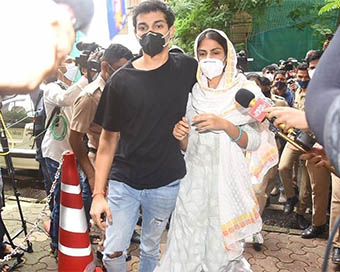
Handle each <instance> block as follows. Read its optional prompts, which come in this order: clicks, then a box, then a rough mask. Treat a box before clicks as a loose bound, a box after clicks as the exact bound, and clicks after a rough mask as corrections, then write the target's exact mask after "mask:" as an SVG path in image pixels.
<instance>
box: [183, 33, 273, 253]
mask: <svg viewBox="0 0 340 272" xmlns="http://www.w3.org/2000/svg"><path fill="white" fill-rule="evenodd" d="M209 30H214V31H216V32H218V33H219V34H221V35H222V36H223V37H224V38H225V39H226V40H227V45H228V55H227V66H226V69H225V72H224V74H223V77H222V79H221V81H220V83H219V86H218V87H217V88H216V89H211V88H208V81H207V78H206V77H205V76H204V75H203V74H202V72H201V71H200V68H198V71H197V80H198V83H196V85H195V86H194V88H193V90H192V95H191V97H190V98H189V102H188V110H187V119H188V121H189V123H191V122H192V119H193V117H194V116H195V115H197V114H200V113H214V114H216V115H218V116H220V117H222V118H224V119H226V120H228V121H230V122H231V123H233V124H235V125H246V124H250V123H253V122H256V121H255V120H253V119H252V118H251V117H250V116H249V115H248V114H247V111H248V110H247V109H244V108H242V107H241V106H239V105H238V104H237V103H235V94H236V92H237V91H238V90H239V89H241V88H245V89H248V90H249V91H251V92H253V93H254V94H255V97H263V95H262V93H261V90H260V89H259V88H258V87H257V85H256V84H255V83H254V82H251V81H248V80H247V79H246V78H245V76H244V75H242V74H239V73H238V71H237V69H236V62H237V57H236V52H235V49H234V47H233V45H232V43H231V42H230V41H229V39H228V37H227V36H226V35H225V34H224V33H223V32H221V31H219V30H215V29H207V30H205V31H204V32H206V31H209ZM204 32H202V33H201V35H202V34H203V33H204ZM199 37H200V36H198V38H197V39H196V42H195V53H196V57H197V41H198V39H199ZM259 126H260V131H259V133H260V134H261V144H260V147H259V148H258V149H257V150H255V151H251V152H246V153H247V154H245V151H244V150H242V149H241V148H240V147H239V146H238V145H237V144H236V143H234V142H232V141H231V139H230V137H229V136H228V135H227V134H226V133H225V132H224V131H212V132H213V133H198V132H197V131H195V129H194V127H192V128H191V131H190V135H189V146H188V148H187V153H186V155H185V158H186V164H187V168H188V169H192V168H196V170H195V171H197V173H194V176H199V175H200V174H202V175H213V177H214V180H215V181H216V182H217V183H218V201H219V214H220V223H221V230H222V233H223V238H224V244H225V247H226V250H227V251H230V252H232V251H233V249H235V250H236V251H235V254H237V253H236V252H237V251H238V250H237V249H236V248H237V247H238V246H237V245H236V242H237V241H240V240H242V239H244V238H246V237H248V236H250V235H252V234H253V233H256V232H259V231H260V230H261V228H262V221H261V217H260V215H259V213H258V204H257V200H256V198H255V194H254V192H253V189H252V183H256V182H261V181H262V179H263V176H264V175H265V173H266V172H267V171H268V170H269V169H270V168H271V167H273V166H274V165H276V164H277V163H278V152H277V147H276V143H275V138H274V134H273V133H272V132H270V131H269V130H268V124H267V123H263V124H260V125H259ZM193 145H197V146H193ZM202 146H207V147H209V148H206V149H202ZM202 150H204V151H202ZM202 152H206V154H205V156H206V158H207V161H208V159H209V158H214V159H213V160H214V161H216V163H213V164H212V165H213V167H206V168H205V167H202V169H203V168H204V170H200V169H199V167H197V158H198V157H199V156H202ZM198 153H199V154H198ZM245 156H246V158H245ZM209 169H210V170H209ZM199 171H204V173H203V172H202V173H199ZM207 171H211V173H207ZM235 247H236V248H235Z"/></svg>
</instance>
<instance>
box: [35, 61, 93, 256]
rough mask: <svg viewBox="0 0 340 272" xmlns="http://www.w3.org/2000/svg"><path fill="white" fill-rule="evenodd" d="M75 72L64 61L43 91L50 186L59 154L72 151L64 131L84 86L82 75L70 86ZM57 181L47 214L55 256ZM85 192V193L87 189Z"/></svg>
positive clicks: (85, 81)
mask: <svg viewBox="0 0 340 272" xmlns="http://www.w3.org/2000/svg"><path fill="white" fill-rule="evenodd" d="M77 71H78V68H77V67H76V66H75V63H74V60H73V59H71V58H67V59H66V60H65V61H64V63H63V64H62V65H61V66H60V67H58V70H57V77H58V80H57V81H56V82H52V83H49V84H47V85H46V87H45V90H44V105H45V110H46V126H45V127H47V131H46V133H45V136H44V139H43V142H42V146H41V148H42V154H43V157H44V159H45V162H46V167H47V171H48V175H49V180H50V182H51V183H52V182H53V181H54V179H55V173H56V171H57V169H58V167H59V163H60V161H61V158H62V154H63V152H64V151H67V150H72V149H71V146H70V144H69V142H68V134H69V129H68V128H69V126H70V119H71V116H72V104H73V102H74V100H75V99H76V97H77V96H78V95H79V93H80V92H81V91H82V90H83V88H84V87H85V86H86V85H87V84H88V81H87V78H86V77H85V76H82V77H81V78H80V79H79V80H78V82H77V83H75V84H73V81H74V79H75V76H76V74H77ZM60 181H61V177H59V179H58V181H57V186H56V188H55V191H54V207H53V210H52V214H51V229H50V235H51V238H52V245H51V247H52V250H53V251H54V252H55V253H56V252H57V251H56V249H57V248H58V231H59V209H60ZM81 186H83V189H84V187H86V186H87V185H86V184H81ZM83 192H84V190H83ZM87 192H89V189H88V190H87ZM90 197H91V196H90V194H89V193H88V196H87V197H86V199H85V200H84V205H86V203H87V202H88V201H90V200H91V198H90ZM83 198H84V196H83Z"/></svg>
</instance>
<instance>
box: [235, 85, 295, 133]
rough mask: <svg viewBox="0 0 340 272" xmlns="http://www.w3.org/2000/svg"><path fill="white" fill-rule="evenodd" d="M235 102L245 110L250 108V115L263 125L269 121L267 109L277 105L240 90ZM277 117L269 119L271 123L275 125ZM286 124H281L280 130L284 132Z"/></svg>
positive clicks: (290, 130)
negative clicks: (266, 120) (264, 121)
mask: <svg viewBox="0 0 340 272" xmlns="http://www.w3.org/2000/svg"><path fill="white" fill-rule="evenodd" d="M235 100H236V102H237V103H239V104H240V105H241V106H242V107H243V108H248V107H250V108H251V109H250V110H249V112H248V114H249V115H250V116H251V117H252V118H253V119H255V120H256V121H258V122H259V123H262V122H263V120H264V119H267V117H266V112H265V111H264V110H265V109H266V108H269V107H273V106H275V104H274V103H273V102H272V101H271V100H270V99H268V100H269V101H268V100H267V99H266V100H264V99H262V98H258V99H255V95H254V94H253V93H252V92H251V91H249V90H247V89H239V90H238V91H237V93H236V95H235ZM275 119H276V118H275V117H274V118H273V119H271V120H269V119H268V121H269V122H270V123H274V121H275ZM285 127H286V126H285V124H279V128H280V129H282V130H284V129H285ZM293 132H294V128H290V129H288V133H293Z"/></svg>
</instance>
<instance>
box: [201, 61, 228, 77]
mask: <svg viewBox="0 0 340 272" xmlns="http://www.w3.org/2000/svg"><path fill="white" fill-rule="evenodd" d="M200 67H201V71H202V73H203V74H204V75H205V76H206V77H207V78H209V79H213V78H214V77H217V76H219V75H221V74H222V73H223V69H224V63H223V62H222V61H221V60H220V59H202V60H200Z"/></svg>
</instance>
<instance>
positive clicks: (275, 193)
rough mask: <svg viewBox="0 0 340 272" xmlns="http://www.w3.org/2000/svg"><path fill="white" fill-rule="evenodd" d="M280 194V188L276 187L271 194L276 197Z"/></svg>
mask: <svg viewBox="0 0 340 272" xmlns="http://www.w3.org/2000/svg"><path fill="white" fill-rule="evenodd" d="M278 193H279V187H278V186H275V187H274V188H273V190H272V191H271V192H270V195H271V196H276V195H277V194H278Z"/></svg>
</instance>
